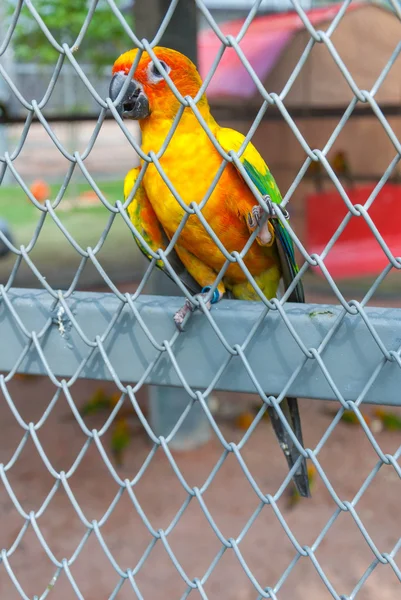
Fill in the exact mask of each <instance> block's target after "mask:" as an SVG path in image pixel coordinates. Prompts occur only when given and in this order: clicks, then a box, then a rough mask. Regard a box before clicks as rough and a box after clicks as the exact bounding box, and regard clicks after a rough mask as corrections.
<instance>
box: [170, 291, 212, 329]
mask: <svg viewBox="0 0 401 600" xmlns="http://www.w3.org/2000/svg"><path fill="white" fill-rule="evenodd" d="M203 290H204V291H202V292H200V293H199V294H196V295H195V296H194V298H204V299H206V298H207V297H208V295H209V290H210V287H209V286H207V287H206V288H203ZM221 297H222V294H220V293H219V291H218V290H215V291H214V293H213V296H212V298H211V299H210V300H208V301H207V302H205V306H206V308H207V310H210V309H211V307H212V304H215V303H216V302H218V301H219V300H220V298H221ZM196 309H197V306H196V305H195V304H193V303H192V302H191V301H190V300H188V298H187V299H186V300H185V304H184V306H182V307H181V308H180V309H179V310H177V312H176V313H175V315H174V317H173V318H174V323H175V324H176V326H177V329H178V331H181V332H182V331H184V328H183V323H184V319H185V317H186V316H187V314H188V313H189V312H194V310H196Z"/></svg>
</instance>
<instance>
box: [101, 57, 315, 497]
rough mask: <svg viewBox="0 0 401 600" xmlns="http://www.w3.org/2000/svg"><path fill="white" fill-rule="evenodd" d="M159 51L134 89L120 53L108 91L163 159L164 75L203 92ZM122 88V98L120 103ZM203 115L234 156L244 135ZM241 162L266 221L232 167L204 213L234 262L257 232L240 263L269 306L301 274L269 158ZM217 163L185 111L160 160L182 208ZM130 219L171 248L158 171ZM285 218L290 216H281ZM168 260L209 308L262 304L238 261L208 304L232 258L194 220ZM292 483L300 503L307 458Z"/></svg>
mask: <svg viewBox="0 0 401 600" xmlns="http://www.w3.org/2000/svg"><path fill="white" fill-rule="evenodd" d="M153 51H154V53H155V55H156V57H157V59H158V62H159V65H157V64H155V63H154V62H153V61H152V58H151V57H150V55H149V54H148V53H147V52H143V53H142V55H141V57H140V60H139V62H138V65H137V67H136V69H135V72H134V74H133V77H132V79H131V80H130V81H129V83H127V76H128V74H129V71H130V69H131V67H132V65H133V62H134V60H135V58H136V57H137V53H138V50H130V51H129V52H126V53H125V54H122V55H121V56H120V57H119V58H118V59H117V60H116V62H115V63H114V66H113V77H112V80H111V83H110V92H109V93H110V98H111V100H112V101H113V102H114V101H116V100H117V99H118V100H119V101H118V102H117V103H116V104H115V107H116V110H117V111H118V113H119V115H120V116H121V117H122V118H124V119H134V120H137V121H138V122H139V125H140V128H141V134H142V143H141V148H142V150H143V152H144V153H145V154H148V153H149V152H151V151H153V152H155V153H157V152H158V151H159V150H160V148H161V147H162V145H163V144H164V142H165V140H166V137H167V136H168V135H169V133H170V130H171V127H172V124H173V121H174V119H175V117H176V115H177V112H178V110H179V109H180V106H181V104H180V101H179V100H178V99H177V98H176V97H175V95H174V93H173V92H172V91H171V89H170V87H169V85H168V83H167V81H166V79H165V75H164V74H163V73H162V71H161V69H160V67H161V68H162V69H163V70H164V72H165V73H166V74H167V75H168V77H169V78H170V79H171V80H172V81H173V83H174V84H175V86H176V87H177V89H178V90H179V92H180V93H181V95H182V96H183V97H186V96H187V97H188V96H190V97H192V98H194V97H195V96H196V94H197V93H198V91H199V89H200V87H201V84H202V80H201V78H200V76H199V74H198V72H197V70H196V67H195V65H194V64H193V63H192V62H191V61H190V60H189V59H188V58H187V57H186V56H184V55H183V54H181V53H179V52H176V51H174V50H171V49H168V48H161V47H156V48H153ZM124 83H125V84H126V86H125V93H123V94H122V96H123V97H121V98H119V93H120V91H121V90H122V86H123V85H124ZM197 108H198V110H199V112H200V113H201V115H202V117H203V119H204V120H205V122H206V123H207V125H208V127H209V129H210V132H211V134H212V135H213V136H214V137H215V138H216V140H217V142H218V144H220V146H221V147H222V148H223V149H224V150H225V151H226V152H229V151H230V150H233V151H234V152H238V150H239V149H240V147H241V145H242V143H243V141H244V136H243V135H242V134H241V133H238V132H237V131H234V130H233V129H227V128H223V127H220V126H219V125H218V124H217V123H216V121H215V120H214V118H213V117H212V115H211V113H210V108H209V104H208V101H207V99H206V96H205V95H203V96H202V97H201V98H200V100H199V101H198V103H197ZM240 161H241V163H242V165H243V167H244V169H245V171H246V173H247V174H248V176H249V177H250V179H251V180H252V181H253V183H254V184H255V186H256V188H257V190H258V191H259V192H260V194H261V196H262V197H263V198H264V200H265V201H266V205H267V207H268V211H269V214H265V211H264V209H263V208H262V207H261V206H260V205H259V204H258V202H257V200H256V198H255V196H254V195H253V193H252V192H251V191H250V188H249V186H248V184H247V183H246V182H245V181H244V179H243V177H242V176H241V174H240V172H239V171H238V170H237V169H236V167H235V166H234V164H231V163H228V164H227V165H226V167H225V168H224V171H223V173H222V175H221V177H220V179H219V182H218V183H217V185H216V186H215V188H214V190H213V192H212V193H211V194H210V197H209V198H208V200H207V202H206V204H205V205H204V207H203V208H202V214H203V216H204V217H205V219H206V220H207V222H208V224H209V225H210V227H211V228H212V229H213V231H214V232H215V233H216V235H217V236H218V237H219V239H220V241H221V242H222V243H223V244H224V246H225V248H226V250H227V251H228V252H230V253H231V252H233V251H238V252H240V251H241V250H242V249H243V248H244V246H245V245H246V244H247V242H248V241H249V237H250V234H251V233H252V232H254V231H255V230H256V229H257V228H258V232H257V237H256V240H255V241H254V243H253V244H252V245H251V247H250V248H249V250H248V252H247V254H246V256H245V257H244V262H245V265H246V267H247V268H248V269H249V271H250V273H251V274H252V275H253V277H254V279H255V281H256V283H257V285H258V286H259V288H260V289H261V290H262V292H263V293H264V294H265V296H266V298H269V299H270V298H274V297H275V296H276V293H277V289H278V285H279V282H280V279H281V277H283V279H284V283H285V285H286V287H288V285H289V284H290V283H291V281H292V279H293V277H294V276H295V274H296V273H297V272H298V268H297V265H296V262H295V257H294V249H293V245H292V241H291V238H290V237H289V235H288V234H287V232H286V230H285V228H284V227H283V225H282V224H281V222H280V220H279V219H278V218H277V215H276V214H275V212H274V203H280V202H281V200H282V198H281V194H280V191H279V189H278V187H277V184H276V182H275V180H274V178H273V176H272V175H271V173H270V171H269V169H268V167H267V166H266V163H265V162H264V160H263V158H262V157H261V156H260V154H259V153H258V151H257V150H256V148H255V147H254V146H253V145H252V144H251V143H248V144H247V146H246V149H245V151H244V152H243V153H242V154H241V156H240ZM142 164H143V161H142ZM221 164H222V157H221V155H220V154H219V152H218V151H217V150H216V148H215V147H214V145H213V143H212V142H211V140H210V139H209V137H208V135H207V134H206V132H205V130H204V128H203V127H202V125H201V124H200V123H199V121H198V119H197V117H196V116H195V114H194V112H193V111H192V109H191V108H190V107H187V108H185V110H184V111H183V114H182V116H181V119H180V120H179V122H178V125H177V127H176V129H175V132H174V134H173V135H172V137H171V139H170V141H169V143H168V145H167V148H166V150H165V152H164V153H163V154H162V156H161V157H160V165H161V167H162V169H163V172H164V173H165V175H166V177H167V178H168V180H169V181H170V182H171V184H172V185H173V186H174V189H175V190H176V192H177V193H178V194H179V196H180V198H181V199H182V201H183V202H184V203H185V204H187V205H189V204H190V203H191V202H196V203H198V204H200V203H201V201H202V200H203V199H204V198H205V196H206V194H207V192H208V189H209V187H210V185H211V183H212V181H213V178H214V177H215V175H216V173H217V171H218V170H219V168H220V167H221ZM140 170H141V167H138V168H136V169H132V170H131V171H130V172H129V173H128V174H127V176H126V179H125V182H124V194H125V197H126V198H127V197H128V196H129V194H130V192H131V191H132V188H133V186H134V184H135V182H136V180H137V177H138V175H139V172H140ZM127 210H128V214H129V217H130V219H131V221H132V223H133V224H134V226H135V227H136V229H137V231H138V232H139V233H140V234H141V235H142V237H143V239H144V240H145V241H146V243H147V244H148V245H149V247H150V248H151V249H152V251H155V252H157V251H158V250H159V249H160V248H161V249H165V248H166V247H167V244H168V242H169V240H170V239H171V238H172V236H173V235H174V233H175V232H176V230H177V228H178V226H179V224H180V223H181V221H182V219H183V217H184V212H185V211H184V210H183V208H182V207H181V206H180V204H179V202H178V201H177V200H176V198H175V197H174V196H173V194H172V193H171V191H170V190H169V188H168V186H167V185H166V183H165V182H164V180H163V178H162V177H161V175H160V174H159V172H158V171H157V169H156V166H155V165H154V163H153V162H151V163H149V164H148V166H147V169H146V171H145V173H144V176H143V179H142V181H141V185H140V186H139V187H138V190H137V192H136V194H135V196H134V198H133V200H132V202H131V203H130V204H129V206H128V208H127ZM283 213H284V214H285V215H286V211H285V210H284V209H283ZM286 216H288V215H286ZM267 217H269V219H267ZM139 245H140V244H139ZM140 247H141V245H140ZM141 250H142V252H144V253H145V255H147V256H148V258H149V255H148V253H147V252H146V250H145V248H143V247H141ZM168 260H169V263H170V264H171V265H172V266H173V268H174V270H175V272H176V273H177V275H178V276H179V277H180V279H181V280H182V281H183V283H184V284H185V285H186V286H187V289H188V290H189V291H190V292H192V293H194V294H197V293H200V294H202V295H203V297H204V299H205V300H207V301H208V302H207V306H208V308H210V304H213V303H215V302H217V301H218V300H220V299H221V298H222V297H223V295H225V294H226V295H229V296H230V297H234V298H237V299H241V300H260V298H259V296H258V294H257V293H256V291H255V290H254V288H253V286H252V285H251V284H250V283H249V281H248V279H247V277H246V275H245V273H244V272H243V270H242V269H241V267H240V265H239V264H237V263H236V262H235V263H231V264H230V265H229V267H228V268H227V270H226V272H225V273H224V276H223V278H222V280H221V281H220V282H219V284H218V286H217V288H216V290H215V291H214V293H213V295H212V297H211V298H210V295H211V294H210V292H211V286H212V285H213V283H214V282H215V280H216V277H217V274H218V273H219V271H220V270H221V269H222V267H223V265H224V264H225V262H226V259H225V257H224V255H223V254H222V252H221V251H220V250H219V248H218V247H217V245H216V244H215V242H214V241H213V239H212V238H211V236H210V235H209V234H208V232H207V231H206V230H205V229H204V227H203V225H202V224H201V222H200V220H199V219H198V217H197V216H196V215H191V216H190V217H189V218H188V221H187V222H186V225H185V227H184V229H183V230H182V232H181V234H180V236H179V238H178V240H177V242H176V244H175V252H174V253H169V255H168ZM158 266H159V268H161V269H162V270H164V271H165V272H167V269H166V267H165V266H164V264H163V261H161V260H159V261H158ZM167 274H168V272H167ZM290 300H291V301H293V302H304V294H303V288H302V284H301V283H298V284H297V286H296V288H295V289H294V291H293V293H292V294H291V296H290ZM193 308H194V306H193V305H192V304H191V303H190V302H189V301H187V302H186V304H185V306H184V307H183V308H182V309H181V310H180V311H178V313H177V314H176V315H175V322H176V324H177V325H178V326H179V328H180V327H181V325H182V321H183V319H184V316H185V314H186V313H187V312H188V310H189V309H191V310H193ZM280 407H281V409H282V411H283V413H284V414H285V416H286V419H287V421H288V423H289V425H290V427H291V428H292V430H293V431H294V433H295V436H296V437H297V438H298V440H299V441H300V443H301V444H302V445H303V442H302V433H301V423H300V417H299V412H298V404H297V400H296V398H285V399H284V400H283V401H282V402H281V404H280ZM268 411H269V416H270V418H271V421H272V424H273V427H274V430H275V433H276V435H277V437H278V439H279V442H280V446H281V448H282V450H283V452H284V454H285V456H286V459H287V462H288V465H289V467H290V468H291V467H292V466H293V465H294V463H295V461H296V460H297V459H298V458H299V452H298V450H297V448H296V446H295V444H294V442H293V440H292V439H291V436H290V435H289V434H288V432H287V431H286V429H285V427H284V426H283V424H282V422H281V420H280V418H279V417H278V415H277V413H276V411H275V409H274V408H273V407H268ZM294 482H295V484H296V485H297V488H298V490H299V493H300V494H301V495H302V496H309V495H310V492H309V483H308V475H307V470H306V462H305V460H304V459H302V461H300V464H299V466H298V469H297V471H296V473H295V475H294Z"/></svg>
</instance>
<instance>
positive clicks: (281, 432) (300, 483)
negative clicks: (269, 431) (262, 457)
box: [267, 398, 310, 498]
mask: <svg viewBox="0 0 401 600" xmlns="http://www.w3.org/2000/svg"><path fill="white" fill-rule="evenodd" d="M280 408H281V410H282V411H283V413H284V416H285V418H286V419H287V421H288V424H289V425H290V427H291V429H292V430H293V432H294V433H295V436H296V437H297V439H298V440H299V442H300V444H301V445H302V446H303V440H302V430H301V419H300V417H299V410H298V401H297V399H296V398H284V400H282V402H281V404H280ZM267 412H268V414H269V417H270V420H271V422H272V425H273V429H274V432H275V434H276V436H277V439H278V441H279V443H280V448H281V449H282V451H283V452H284V455H285V457H286V459H287V463H288V466H289V468H290V469H291V468H292V467H293V466H294V464H295V462H296V461H297V459H298V458H299V456H300V453H299V451H298V450H297V448H296V446H295V444H294V442H293V440H292V439H291V436H290V435H289V433H288V432H287V430H286V429H285V427H284V425H283V424H282V422H281V419H280V417H279V416H278V414H277V413H276V411H275V409H274V407H273V406H269V407H268V408H267ZM293 481H294V483H295V485H296V488H297V490H298V492H299V493H300V495H301V496H304V497H306V498H308V497H309V496H310V489H309V479H308V471H307V468H306V460H305V459H304V458H302V461H301V463H300V464H299V466H298V469H297V470H296V472H295V474H294V476H293Z"/></svg>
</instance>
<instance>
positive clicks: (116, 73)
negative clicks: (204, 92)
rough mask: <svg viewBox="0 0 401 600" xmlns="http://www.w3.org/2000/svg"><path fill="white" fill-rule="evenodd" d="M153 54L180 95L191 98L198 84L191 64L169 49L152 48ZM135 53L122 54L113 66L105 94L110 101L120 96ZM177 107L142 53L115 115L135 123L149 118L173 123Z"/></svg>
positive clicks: (203, 102) (166, 87)
mask: <svg viewBox="0 0 401 600" xmlns="http://www.w3.org/2000/svg"><path fill="white" fill-rule="evenodd" d="M153 51H154V53H155V54H156V56H157V58H158V60H159V61H160V63H161V65H162V67H163V68H164V70H165V71H166V72H167V73H168V75H169V77H170V78H171V80H172V81H173V83H174V84H175V86H176V87H177V89H178V90H179V92H180V93H181V95H182V96H191V97H192V98H194V97H195V96H196V94H197V93H198V91H199V88H200V87H201V85H202V80H201V78H200V76H199V73H198V71H197V70H196V67H195V65H194V64H193V62H192V61H190V60H189V58H187V57H186V56H184V55H183V54H181V53H180V52H177V51H176V50H171V49H170V48H162V47H155V48H153ZM138 52H139V51H138V50H130V51H129V52H125V54H122V55H121V56H120V57H119V58H118V59H117V60H116V62H115V63H114V66H113V77H112V80H111V83H110V90H109V95H110V98H111V100H113V101H114V100H116V98H117V96H118V94H119V93H120V91H121V88H122V87H123V85H124V83H125V82H126V80H127V76H128V74H129V71H130V69H131V67H132V64H133V62H134V61H135V59H136V57H137V54H138ZM180 105H181V104H180V101H179V100H178V99H177V98H176V97H175V95H174V93H173V92H172V91H171V89H170V87H169V85H168V83H167V82H166V81H165V79H164V78H163V75H162V74H161V72H160V71H159V69H158V67H157V65H156V64H155V63H154V62H153V61H152V58H151V57H150V56H149V54H148V53H147V52H143V53H142V56H141V58H140V60H139V62H138V65H137V67H136V69H135V72H134V74H133V76H132V79H131V81H130V82H129V84H128V87H127V90H126V92H125V94H124V95H123V97H122V98H121V100H120V102H119V103H118V104H117V106H116V109H117V111H118V113H119V115H120V116H121V117H123V118H124V119H135V120H137V121H142V120H143V119H148V118H152V117H159V118H160V117H161V118H165V119H173V118H174V117H175V115H176V114H177V111H178V109H179V107H180ZM202 105H203V106H205V105H206V106H207V100H206V97H205V96H203V97H202V98H201V99H200V101H199V102H198V106H199V107H200V108H201V107H202Z"/></svg>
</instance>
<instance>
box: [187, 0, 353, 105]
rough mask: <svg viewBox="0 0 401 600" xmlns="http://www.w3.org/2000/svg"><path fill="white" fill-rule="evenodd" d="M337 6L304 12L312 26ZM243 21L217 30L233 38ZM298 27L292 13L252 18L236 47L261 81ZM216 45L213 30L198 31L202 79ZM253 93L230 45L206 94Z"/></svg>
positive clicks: (333, 12) (247, 95) (328, 17)
mask: <svg viewBox="0 0 401 600" xmlns="http://www.w3.org/2000/svg"><path fill="white" fill-rule="evenodd" d="M341 6H342V3H341V4H334V5H331V6H329V7H324V8H316V9H313V10H311V11H308V13H307V15H308V17H309V20H310V22H311V23H312V25H318V24H319V23H321V22H324V21H332V20H333V19H334V17H335V15H336V14H337V12H338V11H339V9H340V7H341ZM360 6H362V4H361V3H352V4H351V6H350V7H349V8H348V11H349V10H354V9H355V8H359V7H360ZM243 23H244V20H243V19H242V20H236V21H229V22H227V23H224V24H223V25H222V26H220V29H221V31H222V32H223V34H224V35H232V36H234V37H235V36H236V35H238V33H239V32H240V30H241V27H242V25H243ZM301 29H304V24H303V23H302V21H301V19H300V18H299V16H298V14H297V13H294V12H291V13H284V14H277V15H268V16H263V17H256V18H255V19H254V20H253V21H252V23H251V25H250V26H249V28H248V30H247V32H246V34H245V36H244V37H243V38H242V40H241V43H240V48H241V50H242V51H243V53H244V54H245V56H246V57H247V59H248V61H249V63H250V64H251V65H252V67H253V69H254V70H255V72H256V73H257V75H258V77H259V78H260V79H261V81H263V80H264V79H265V78H266V77H267V75H268V74H269V73H270V71H271V70H272V69H273V67H274V65H275V64H276V63H277V61H278V59H279V58H280V56H281V53H282V52H283V50H284V49H285V48H286V46H287V45H288V44H289V43H290V41H291V40H292V38H293V36H294V35H295V33H296V32H297V31H299V30H301ZM220 47H221V42H220V40H219V38H218V37H217V36H216V34H215V33H214V31H213V30H211V29H206V30H203V31H201V32H200V33H199V36H198V53H199V70H200V74H201V76H202V78H203V79H204V78H205V77H206V75H207V74H208V72H209V70H210V67H211V66H212V64H213V60H214V59H215V57H216V54H217V52H218V50H219V49H220ZM255 92H256V86H255V84H254V82H253V81H252V78H251V77H250V75H249V74H248V72H247V70H246V69H245V67H244V66H243V64H242V62H241V60H240V58H239V57H238V55H237V53H236V52H235V50H234V49H233V48H227V49H226V50H225V52H224V54H223V57H222V59H221V61H220V63H219V66H218V67H217V70H216V73H215V74H214V76H213V78H212V80H211V82H210V84H209V86H208V92H207V94H208V97H209V98H216V97H219V96H237V97H242V98H250V97H251V96H253V95H254V94H255Z"/></svg>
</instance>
